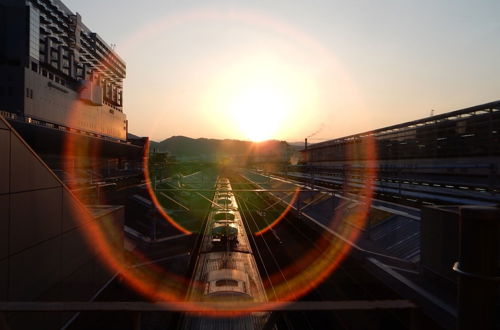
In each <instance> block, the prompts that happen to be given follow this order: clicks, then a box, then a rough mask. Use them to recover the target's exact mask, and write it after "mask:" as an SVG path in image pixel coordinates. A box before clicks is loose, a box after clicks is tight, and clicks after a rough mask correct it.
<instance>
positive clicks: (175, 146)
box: [150, 136, 291, 160]
mask: <svg viewBox="0 0 500 330" xmlns="http://www.w3.org/2000/svg"><path fill="white" fill-rule="evenodd" d="M150 150H151V151H156V152H168V153H169V154H171V155H173V156H175V157H176V158H178V159H193V160H194V159H197V160H216V159H222V158H225V157H230V158H233V159H234V158H242V157H252V158H253V159H254V160H266V159H267V160H271V159H273V160H288V157H289V155H290V152H291V149H290V146H289V145H288V143H286V142H285V141H276V140H269V141H263V142H250V141H240V140H229V139H225V140H219V139H206V138H200V139H192V138H189V137H185V136H172V137H170V138H168V139H165V140H163V141H161V142H154V141H152V142H151V144H150Z"/></svg>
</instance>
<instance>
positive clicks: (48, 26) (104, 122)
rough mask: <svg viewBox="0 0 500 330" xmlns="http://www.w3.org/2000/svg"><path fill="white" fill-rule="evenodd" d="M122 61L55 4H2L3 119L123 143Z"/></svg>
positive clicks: (52, 0) (46, 0)
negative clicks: (108, 138) (23, 121)
mask: <svg viewBox="0 0 500 330" xmlns="http://www.w3.org/2000/svg"><path fill="white" fill-rule="evenodd" d="M125 69H126V67H125V62H124V61H123V60H122V59H121V58H120V57H119V56H118V55H117V54H116V53H115V52H114V51H113V48H112V47H111V46H109V45H108V44H107V43H106V42H104V41H103V40H102V39H101V37H99V35H98V34H97V33H95V32H92V31H91V30H90V29H89V28H88V27H86V26H85V25H84V24H83V23H82V19H81V17H80V15H79V14H78V13H73V12H72V11H71V10H69V9H68V8H67V7H66V6H65V5H64V4H63V3H62V2H61V1H59V0H25V1H20V0H0V111H2V114H3V116H4V117H6V118H13V119H21V120H25V121H27V122H29V123H34V124H38V125H43V126H47V127H52V128H57V129H63V130H64V129H68V130H71V129H73V130H77V131H81V132H83V133H86V134H91V135H97V136H103V137H111V138H114V139H118V140H123V141H125V140H126V139H127V119H126V116H125V114H124V113H123V84H122V83H123V79H124V78H125Z"/></svg>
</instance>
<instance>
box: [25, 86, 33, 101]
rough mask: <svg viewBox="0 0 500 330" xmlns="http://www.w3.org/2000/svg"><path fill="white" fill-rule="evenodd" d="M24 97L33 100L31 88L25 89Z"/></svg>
mask: <svg viewBox="0 0 500 330" xmlns="http://www.w3.org/2000/svg"><path fill="white" fill-rule="evenodd" d="M26 97H27V98H29V99H32V98H33V90H32V89H31V88H26Z"/></svg>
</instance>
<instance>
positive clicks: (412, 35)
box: [63, 0, 500, 141]
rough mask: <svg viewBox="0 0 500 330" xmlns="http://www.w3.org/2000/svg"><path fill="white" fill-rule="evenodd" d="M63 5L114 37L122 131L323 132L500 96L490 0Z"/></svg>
mask: <svg viewBox="0 0 500 330" xmlns="http://www.w3.org/2000/svg"><path fill="white" fill-rule="evenodd" d="M63 2H64V3H65V4H66V5H67V6H68V7H69V8H70V9H71V10H72V11H77V12H79V13H80V14H81V15H82V20H83V22H84V24H86V25H87V26H88V27H89V28H90V29H91V30H93V31H95V32H97V33H98V34H99V35H101V36H102V37H103V39H104V40H106V41H107V42H108V43H109V44H116V45H117V46H116V50H117V52H118V54H119V55H120V56H121V57H122V58H123V59H124V60H125V61H126V63H127V78H126V80H125V92H124V102H125V108H124V109H125V113H126V114H127V116H128V120H129V131H130V132H131V133H134V134H137V135H142V136H150V137H151V138H153V139H155V140H161V139H163V138H166V137H169V136H172V135H186V136H190V137H195V138H196V137H211V138H240V139H247V138H252V139H263V138H268V137H273V138H278V139H287V140H289V141H300V140H302V139H303V138H304V137H306V136H308V135H311V134H312V133H314V132H316V131H318V130H319V132H318V133H317V134H316V135H315V136H314V137H313V138H312V140H315V139H327V138H334V137H339V136H343V135H348V134H353V133H359V132H362V131H366V130H370V129H375V128H380V127H383V126H387V125H390V124H396V123H399V122H403V121H408V120H413V119H418V118H422V117H426V116H428V115H429V114H430V112H431V109H434V110H435V113H443V112H447V111H451V110H456V109H459V108H464V107H468V106H472V105H476V104H480V103H485V102H489V101H494V100H498V99H500V42H499V36H500V19H499V17H500V1H498V0H491V1H460V0H449V1H438V0H430V1H423V0H419V1H404V0H393V1H380V0H379V1H373V0H367V1H345V0H344V1H312V0H309V1H271V0H265V1H207V0H205V1H178V0H176V1H165V0H142V1H137V0H134V1H131V0H122V1H119V2H117V1H110V0H108V1H103V0H63ZM315 141H317V140H315Z"/></svg>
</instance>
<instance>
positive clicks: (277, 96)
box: [228, 82, 291, 142]
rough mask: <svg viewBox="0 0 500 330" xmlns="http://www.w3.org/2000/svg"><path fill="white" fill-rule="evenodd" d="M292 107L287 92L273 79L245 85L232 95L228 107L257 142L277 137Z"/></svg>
mask: <svg viewBox="0 0 500 330" xmlns="http://www.w3.org/2000/svg"><path fill="white" fill-rule="evenodd" d="M290 110H291V109H290V106H289V104H288V102H287V95H286V92H285V91H284V90H283V89H282V88H280V87H279V86H277V85H276V84H273V83H269V82H258V83H257V82H256V83H254V84H253V85H251V86H246V87H245V88H242V89H241V90H240V91H238V92H236V93H235V95H233V96H232V98H231V102H229V108H228V112H229V114H230V116H231V117H232V120H233V122H234V124H235V125H236V126H237V127H238V128H239V131H240V132H241V133H242V134H243V135H244V136H245V137H246V138H247V139H250V140H252V141H255V142H258V141H263V140H267V139H271V138H273V137H275V134H276V133H277V131H278V130H279V128H280V127H281V126H282V124H283V122H284V121H285V119H286V116H287V113H289V112H290Z"/></svg>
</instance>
